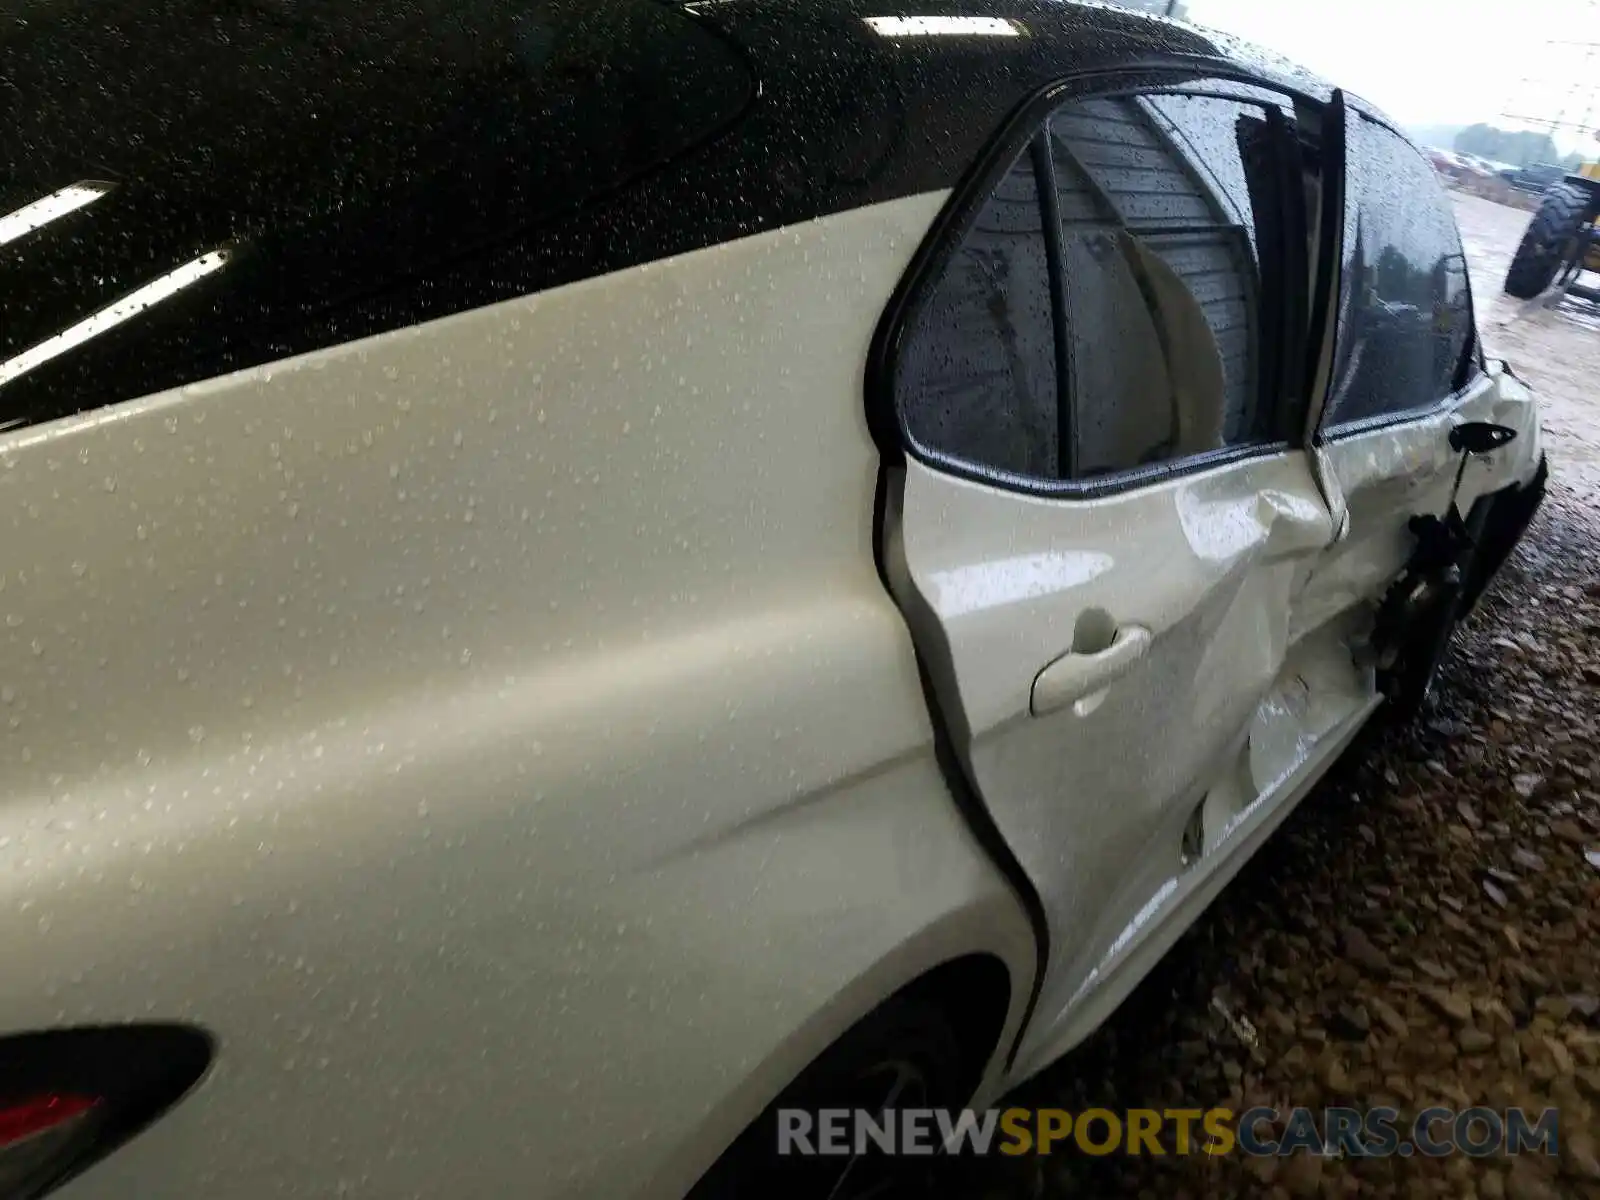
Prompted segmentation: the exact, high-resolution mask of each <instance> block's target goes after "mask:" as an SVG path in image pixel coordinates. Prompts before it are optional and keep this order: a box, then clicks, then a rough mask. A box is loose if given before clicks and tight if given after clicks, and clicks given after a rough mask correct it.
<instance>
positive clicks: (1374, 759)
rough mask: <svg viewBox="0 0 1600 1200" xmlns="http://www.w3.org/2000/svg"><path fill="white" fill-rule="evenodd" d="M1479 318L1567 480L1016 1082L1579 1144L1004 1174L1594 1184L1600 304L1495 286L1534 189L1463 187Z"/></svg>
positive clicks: (1309, 1184) (1217, 1184) (1127, 1099)
mask: <svg viewBox="0 0 1600 1200" xmlns="http://www.w3.org/2000/svg"><path fill="white" fill-rule="evenodd" d="M1457 208H1458V215H1459V218H1460V221H1461V225H1462V230H1463V235H1464V239H1465V241H1466V244H1467V251H1468V257H1469V261H1470V262H1471V264H1472V271H1473V283H1474V290H1475V293H1476V295H1477V296H1478V297H1479V300H1478V310H1479V319H1480V326H1481V328H1482V331H1483V334H1484V338H1485V342H1486V344H1487V346H1488V348H1489V350H1490V352H1491V354H1494V355H1496V356H1499V357H1505V358H1507V359H1509V360H1510V362H1511V363H1512V365H1513V367H1514V368H1515V370H1516V371H1517V372H1518V374H1519V375H1521V376H1522V377H1523V378H1525V379H1527V380H1528V381H1529V382H1530V383H1532V384H1533V385H1534V386H1535V387H1536V388H1538V389H1539V390H1540V391H1541V393H1542V396H1543V398H1544V401H1545V405H1546V409H1545V412H1546V415H1545V437H1546V449H1547V451H1548V453H1549V455H1550V458H1551V461H1552V464H1553V469H1554V481H1553V483H1552V488H1551V494H1550V497H1549V500H1548V501H1547V503H1546V505H1545V507H1544V509H1543V511H1542V512H1541V514H1540V516H1539V517H1538V519H1537V521H1536V523H1535V525H1534V526H1533V528H1532V529H1531V530H1530V532H1529V535H1528V537H1527V539H1526V540H1525V542H1524V544H1523V546H1522V547H1521V548H1520V549H1519V550H1518V552H1517V553H1516V555H1515V556H1514V558H1513V559H1512V561H1511V562H1510V563H1508V564H1507V567H1506V569H1505V570H1504V572H1503V573H1502V575H1501V577H1500V579H1499V580H1498V582H1497V584H1496V586H1495V588H1494V589H1493V591H1492V592H1491V593H1490V595H1489V596H1488V597H1486V599H1485V601H1484V603H1483V605H1482V607H1481V608H1480V610H1479V612H1478V613H1477V614H1476V615H1475V616H1474V618H1473V619H1472V621H1471V622H1470V624H1469V625H1468V626H1467V627H1466V628H1464V630H1463V631H1462V632H1461V633H1460V634H1459V635H1458V638H1457V643H1456V647H1455V651H1454V654H1453V658H1452V661H1451V663H1450V665H1449V667H1448V669H1447V673H1446V678H1445V681H1444V689H1443V697H1442V701H1441V706H1440V709H1439V711H1437V712H1436V713H1434V714H1433V715H1432V716H1431V717H1430V718H1429V719H1428V720H1426V721H1424V722H1422V723H1420V724H1418V725H1416V726H1413V727H1412V728H1409V729H1405V730H1395V729H1381V728H1380V729H1374V730H1372V731H1371V732H1370V734H1369V735H1368V736H1367V740H1366V744H1365V745H1364V746H1358V747H1357V748H1356V750H1355V751H1354V752H1352V753H1351V754H1350V755H1347V756H1346V758H1345V760H1344V761H1343V762H1342V763H1341V764H1340V765H1338V766H1337V767H1335V769H1334V771H1333V772H1332V774H1330V776H1329V777H1328V778H1327V779H1325V780H1324V781H1323V782H1322V783H1321V785H1319V787H1318V788H1317V789H1316V791H1315V792H1313V793H1312V795H1311V796H1310V797H1309V798H1308V799H1307V800H1306V801H1305V803H1304V804H1302V805H1301V807H1300V808H1299V810H1298V811H1297V812H1296V813H1295V814H1294V815H1293V816H1291V817H1290V819H1289V820H1288V821H1287V822H1286V823H1285V825H1284V826H1283V828H1282V829H1281V830H1280V832H1279V833H1278V834H1277V835H1276V836H1275V837H1274V838H1273V840H1272V841H1271V842H1270V843H1269V844H1268V845H1267V846H1266V847H1265V848H1264V849H1263V850H1262V851H1261V853H1260V854H1258V855H1257V856H1256V858H1255V860H1254V861H1253V862H1252V863H1251V864H1250V865H1249V866H1247V867H1246V868H1245V870H1244V872H1243V873H1242V874H1241V875H1240V876H1239V878H1238V879H1237V880H1236V881H1235V882H1234V883H1233V884H1232V885H1231V886H1230V887H1229V888H1228V889H1227V891H1226V892H1225V894H1224V895H1223V896H1222V898H1221V899H1220V900H1219V901H1218V902H1217V903H1216V904H1215V905H1213V907H1212V908H1211V910H1210V911H1209V912H1208V913H1207V914H1206V915H1205V916H1204V917H1203V918H1202V919H1201V920H1200V921H1199V922H1198V923H1197V925H1196V926H1195V927H1194V928H1193V929H1192V930H1191V931H1190V932H1189V933H1188V934H1187V935H1186V936H1185V937H1184V939H1183V940H1182V941H1181V942H1180V943H1179V945H1178V946H1177V947H1176V948H1175V949H1174V950H1173V952H1172V953H1171V954H1169V955H1168V956H1167V958H1166V959H1165V960H1164V961H1163V962H1162V963H1161V964H1160V966H1158V967H1157V969H1156V970H1155V972H1154V973H1153V975H1152V976H1151V977H1150V978H1149V979H1148V980H1146V982H1145V983H1144V984H1143V985H1142V986H1141V987H1140V988H1139V990H1138V991H1137V992H1136V993H1135V994H1134V995H1133V997H1132V998H1131V999H1130V1000H1129V1002H1128V1003H1127V1004H1126V1005H1124V1006H1123V1008H1122V1009H1121V1010H1120V1011H1119V1012H1118V1013H1117V1014H1116V1015H1115V1016H1114V1017H1113V1018H1112V1020H1111V1021H1110V1022H1109V1024H1107V1026H1106V1027H1105V1028H1103V1029H1102V1030H1101V1031H1100V1032H1099V1033H1098V1034H1096V1035H1095V1036H1094V1037H1093V1038H1091V1039H1090V1040H1089V1042H1087V1043H1086V1044H1085V1045H1084V1046H1082V1047H1081V1048H1080V1049H1079V1050H1077V1051H1075V1052H1074V1053H1073V1054H1072V1055H1071V1056H1069V1057H1068V1058H1067V1059H1066V1060H1063V1061H1062V1062H1061V1063H1059V1064H1058V1065H1057V1066H1055V1067H1053V1068H1052V1069H1051V1070H1050V1071H1049V1072H1048V1073H1047V1074H1046V1075H1045V1076H1043V1077H1041V1078H1040V1079H1038V1080H1036V1081H1034V1082H1033V1083H1032V1084H1030V1085H1028V1086H1027V1087H1026V1088H1025V1089H1023V1091H1022V1092H1021V1093H1020V1094H1019V1095H1018V1096H1017V1097H1016V1098H1015V1099H1016V1100H1017V1102H1019V1103H1030V1104H1036V1105H1041V1106H1043V1105H1050V1106H1061V1107H1066V1108H1071V1109H1077V1110H1081V1109H1083V1108H1085V1107H1091V1106H1100V1107H1106V1108H1111V1109H1123V1108H1132V1107H1154V1108H1163V1107H1184V1106H1193V1107H1205V1106H1210V1105H1224V1106H1227V1107H1230V1108H1233V1109H1234V1110H1235V1111H1242V1110H1244V1109H1246V1108H1249V1107H1251V1106H1254V1105H1258V1104H1259V1105H1269V1106H1274V1107H1278V1108H1285V1109H1286V1108H1289V1107H1292V1106H1295V1105H1307V1106H1319V1107H1320V1106H1324V1105H1334V1104H1340V1105H1350V1106H1354V1107H1358V1108H1366V1107H1369V1106H1374V1105H1380V1104H1382V1105H1392V1106H1393V1107H1396V1108H1398V1109H1400V1110H1401V1111H1402V1112H1403V1113H1407V1114H1414V1113H1415V1112H1417V1111H1419V1110H1421V1109H1423V1108H1425V1107H1428V1106H1430V1105H1433V1104H1440V1105H1445V1106H1448V1107H1451V1108H1455V1109H1462V1108H1466V1107H1470V1106H1472V1105H1477V1104H1484V1105H1488V1106H1491V1107H1505V1106H1510V1105H1518V1104H1520V1105H1523V1106H1527V1107H1532V1108H1536V1109H1538V1108H1543V1107H1545V1106H1547V1105H1554V1106H1557V1107H1559V1108H1560V1110H1561V1117H1560V1122H1561V1125H1560V1128H1561V1144H1562V1154H1561V1157H1560V1159H1559V1160H1556V1161H1551V1160H1549V1159H1546V1158H1544V1157H1543V1156H1534V1157H1529V1156H1521V1157H1517V1158H1514V1159H1512V1158H1488V1159H1473V1158H1468V1157H1465V1156H1458V1157H1454V1158H1451V1159H1446V1160H1428V1159H1421V1158H1399V1157H1395V1158H1389V1159H1365V1160H1356V1159H1332V1158H1318V1157H1310V1156H1304V1155H1302V1156H1297V1157H1294V1158H1291V1159H1285V1160H1276V1159H1267V1160H1249V1159H1246V1158H1243V1157H1241V1156H1238V1155H1234V1156H1229V1157H1226V1158H1220V1159H1211V1158H1205V1157H1199V1156H1197V1157H1190V1158H1177V1157H1169V1158H1165V1159H1156V1158H1125V1157H1121V1156H1114V1157H1110V1158H1102V1159H1086V1158H1083V1157H1081V1156H1078V1157H1067V1156H1055V1157H1052V1158H1050V1159H1031V1160H1027V1161H1022V1162H1006V1163H1003V1164H998V1163H997V1164H993V1165H986V1166H985V1167H983V1168H982V1174H981V1175H980V1177H979V1178H977V1179H975V1180H973V1181H972V1182H971V1183H970V1184H967V1183H966V1182H965V1181H964V1182H963V1184H962V1186H961V1190H962V1191H963V1192H965V1193H967V1194H972V1195H976V1196H984V1195H988V1196H994V1197H1004V1198H1006V1200H1016V1198H1020V1197H1024V1196H1028V1197H1041V1196H1045V1197H1064V1196H1091V1197H1120V1196H1138V1197H1161V1198H1162V1200H1177V1198H1180V1197H1193V1198H1196V1200H1198V1198H1199V1197H1221V1196H1269V1197H1272V1198H1273V1200H1280V1198H1289V1197H1307V1196H1324V1197H1344V1196H1405V1197H1411V1196H1419V1197H1420V1196H1438V1197H1452V1198H1461V1200H1472V1198H1474V1197H1480V1198H1483V1200H1491V1198H1495V1197H1509V1198H1511V1200H1539V1198H1552V1197H1595V1198H1600V1160H1597V1151H1596V1138H1595V1133H1596V1129H1597V1125H1600V1121H1597V1115H1600V944H1597V939H1596V933H1597V928H1600V914H1597V911H1596V900H1597V899H1600V736H1597V725H1600V653H1597V650H1596V647H1597V646H1600V639H1597V637H1596V635H1597V634H1600V399H1597V398H1596V397H1595V395H1594V392H1595V389H1596V386H1597V385H1600V319H1597V318H1596V317H1595V316H1593V315H1590V314H1586V313H1572V312H1567V311H1562V310H1554V309H1550V308H1546V307H1542V306H1540V305H1538V304H1533V305H1525V304H1520V303H1518V302H1516V301H1512V300H1510V299H1509V298H1508V297H1505V296H1504V295H1502V294H1501V291H1500V283H1501V281H1502V280H1503V279H1504V276H1505V266H1506V263H1507V262H1508V261H1509V258H1510V255H1511V253H1512V251H1513V250H1514V249H1515V246H1516V242H1517V240H1518V239H1519V238H1520V236H1521V233H1522V230H1523V228H1524V227H1525V225H1526V223H1527V220H1528V214H1527V213H1525V212H1522V211H1519V210H1516V209H1512V208H1505V207H1502V206H1500V205H1497V204H1493V203H1490V202H1488V201H1485V200H1482V199H1479V198H1477V197H1473V196H1465V195H1462V196H1458V197H1457Z"/></svg>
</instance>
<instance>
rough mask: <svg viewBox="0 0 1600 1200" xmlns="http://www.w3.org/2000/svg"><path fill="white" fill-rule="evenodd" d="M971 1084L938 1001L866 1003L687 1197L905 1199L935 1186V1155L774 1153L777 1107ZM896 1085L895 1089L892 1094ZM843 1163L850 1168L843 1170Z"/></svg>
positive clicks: (967, 1090) (861, 1102) (941, 1102)
mask: <svg viewBox="0 0 1600 1200" xmlns="http://www.w3.org/2000/svg"><path fill="white" fill-rule="evenodd" d="M976 1085H977V1079H976V1073H975V1072H974V1071H973V1070H972V1064H971V1063H970V1062H969V1061H968V1060H967V1056H966V1055H964V1054H963V1052H962V1046H961V1042H960V1040H959V1038H958V1037H957V1033H956V1030H955V1029H954V1027H953V1026H952V1024H951V1022H950V1019H949V1018H948V1016H947V1015H946V1014H945V1013H944V1011H943V1010H942V1009H940V1008H939V1007H937V1006H935V1005H933V1004H931V1003H929V1002H928V1001H926V1000H923V999H921V998H919V997H915V996H900V997H896V998H895V999H892V1000H890V1001H889V1002H888V1003H887V1004H885V1005H883V1006H882V1007H881V1008H879V1009H877V1010H876V1011H875V1012H873V1013H871V1014H870V1015H869V1016H867V1017H866V1018H865V1019H864V1020H862V1021H861V1023H860V1024H858V1025H856V1026H855V1027H854V1028H853V1029H851V1030H850V1031H849V1032H848V1033H846V1034H845V1035H844V1036H843V1037H842V1038H840V1039H839V1040H838V1041H837V1042H835V1043H834V1044H833V1045H832V1046H830V1047H829V1048H828V1049H827V1050H826V1051H825V1052H824V1053H823V1054H822V1056H821V1057H820V1058H818V1059H817V1060H816V1061H815V1062H813V1063H812V1064H811V1065H810V1066H809V1067H807V1068H806V1069H805V1071H803V1072H802V1073H801V1074H800V1076H799V1078H797V1079H796V1080H795V1081H794V1082H793V1083H791V1084H790V1085H789V1086H788V1087H787V1088H785V1089H784V1091H783V1092H782V1094H780V1095H779V1096H778V1098H777V1099H776V1100H774V1101H773V1102H772V1104H771V1105H769V1106H768V1107H767V1109H766V1111H765V1112H763V1113H762V1114H761V1115H760V1116H759V1117H757V1118H756V1119H755V1121H754V1122H752V1123H751V1125H750V1126H749V1128H747V1129H746V1130H745V1131H744V1132H743V1133H742V1134H740V1135H739V1138H738V1140H736V1141H735V1142H734V1143H733V1145H732V1146H730V1147H729V1148H728V1150H727V1151H726V1152H725V1153H724V1154H723V1155H722V1157H721V1158H719V1159H718V1160H717V1161H716V1162H715V1163H714V1164H713V1165H712V1167H711V1169H710V1170H709V1171H707V1172H706V1174H705V1175H704V1176H703V1177H702V1178H701V1179H700V1182H699V1183H697V1184H695V1186H694V1189H693V1190H692V1191H691V1192H690V1193H689V1195H688V1197H687V1200H868V1198H870V1200H908V1198H911V1197H921V1196H927V1195H934V1194H937V1191H936V1190H935V1189H936V1188H937V1182H938V1180H939V1177H940V1176H939V1172H940V1170H941V1168H944V1169H946V1170H947V1169H948V1168H949V1167H950V1165H951V1163H950V1160H948V1159H944V1158H942V1157H939V1156H935V1157H926V1156H923V1157H918V1156H904V1155H902V1156H899V1157H887V1156H882V1155H874V1156H872V1157H870V1158H862V1159H859V1160H856V1161H855V1162H853V1163H852V1162H850V1161H849V1160H846V1159H841V1158H831V1157H826V1158H823V1157H818V1158H812V1157H806V1156H792V1155H791V1156H785V1155H779V1154H778V1153H777V1146H778V1110H779V1109H782V1108H793V1109H801V1110H804V1111H807V1112H810V1113H813V1114H814V1113H816V1112H817V1111H818V1110H820V1109H828V1108H844V1109H855V1108H863V1109H867V1110H869V1111H872V1112H876V1111H877V1110H878V1109H879V1108H880V1107H881V1106H883V1105H884V1103H885V1101H888V1103H890V1104H892V1105H894V1106H897V1107H901V1108H958V1107H960V1106H961V1105H962V1104H964V1103H966V1101H967V1100H968V1099H969V1098H970V1096H971V1093H972V1090H973V1088H974V1087H975V1086H976ZM891 1094H893V1095H894V1096H895V1097H896V1098H895V1099H892V1100H891V1099H889V1097H890V1095H891ZM847 1168H848V1170H847Z"/></svg>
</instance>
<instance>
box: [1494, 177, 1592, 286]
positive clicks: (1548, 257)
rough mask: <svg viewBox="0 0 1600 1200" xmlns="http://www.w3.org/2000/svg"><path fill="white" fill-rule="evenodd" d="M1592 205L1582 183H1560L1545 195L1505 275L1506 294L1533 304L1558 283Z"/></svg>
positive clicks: (1587, 191) (1587, 190) (1586, 189)
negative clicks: (1559, 275) (1534, 299)
mask: <svg viewBox="0 0 1600 1200" xmlns="http://www.w3.org/2000/svg"><path fill="white" fill-rule="evenodd" d="M1592 203H1593V201H1592V200H1591V199H1590V193H1589V189H1588V188H1586V187H1584V186H1583V185H1582V184H1580V183H1571V182H1568V183H1558V184H1555V185H1554V186H1552V187H1551V188H1550V190H1549V191H1547V192H1545V194H1544V199H1543V201H1541V202H1540V204H1539V211H1538V212H1536V213H1534V214H1533V220H1532V221H1530V222H1528V232H1527V233H1525V234H1523V235H1522V244H1521V245H1520V246H1518V247H1517V254H1516V257H1515V258H1513V259H1512V260H1511V269H1510V270H1509V271H1507V272H1506V292H1507V294H1509V295H1512V296H1515V297H1516V298H1517V299H1518V300H1532V299H1533V298H1534V297H1535V296H1538V295H1541V294H1542V293H1543V292H1544V290H1545V289H1546V288H1548V287H1549V286H1550V285H1551V284H1552V283H1554V282H1555V279H1556V275H1557V274H1558V273H1559V272H1560V271H1561V268H1562V267H1564V266H1565V265H1566V264H1567V260H1568V258H1570V257H1571V255H1572V253H1573V251H1574V250H1575V249H1576V246H1575V245H1574V243H1575V242H1576V240H1577V238H1578V235H1579V233H1581V232H1582V230H1583V224H1584V221H1585V220H1587V219H1588V216H1589V209H1590V206H1591V204H1592Z"/></svg>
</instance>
